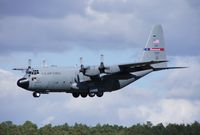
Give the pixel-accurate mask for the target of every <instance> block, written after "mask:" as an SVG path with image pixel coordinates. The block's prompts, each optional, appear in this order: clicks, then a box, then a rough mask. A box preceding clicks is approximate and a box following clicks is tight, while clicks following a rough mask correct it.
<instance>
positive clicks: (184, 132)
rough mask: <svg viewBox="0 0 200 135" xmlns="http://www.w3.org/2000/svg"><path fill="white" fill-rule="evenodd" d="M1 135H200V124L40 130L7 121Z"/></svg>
mask: <svg viewBox="0 0 200 135" xmlns="http://www.w3.org/2000/svg"><path fill="white" fill-rule="evenodd" d="M0 135H200V123H199V122H197V121H195V122H194V123H192V124H168V125H166V126H164V125H163V124H162V123H160V124H157V125H153V124H152V123H151V122H150V121H148V122H146V123H144V124H136V125H133V126H131V127H124V126H118V125H109V124H104V125H101V124H97V125H96V126H87V125H85V124H78V123H75V124H74V125H73V126H70V125H68V124H67V123H65V124H63V125H58V126H52V125H51V124H47V125H45V126H43V127H40V128H39V127H38V126H37V125H36V124H34V123H32V122H31V121H26V122H25V123H24V124H22V125H16V124H13V122H12V121H5V122H2V123H1V124H0Z"/></svg>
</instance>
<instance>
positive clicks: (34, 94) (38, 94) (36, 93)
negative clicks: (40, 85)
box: [33, 92, 41, 98]
mask: <svg viewBox="0 0 200 135" xmlns="http://www.w3.org/2000/svg"><path fill="white" fill-rule="evenodd" d="M40 95H41V94H40V93H39V92H33V97H35V98H38V97H40Z"/></svg>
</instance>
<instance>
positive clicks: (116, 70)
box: [105, 65, 120, 74]
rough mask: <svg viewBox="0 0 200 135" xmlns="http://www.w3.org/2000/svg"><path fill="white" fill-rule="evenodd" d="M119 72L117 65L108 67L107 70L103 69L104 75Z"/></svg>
mask: <svg viewBox="0 0 200 135" xmlns="http://www.w3.org/2000/svg"><path fill="white" fill-rule="evenodd" d="M118 72H120V68H119V66H118V65H113V66H110V67H109V68H107V69H105V73H108V74H113V73H118Z"/></svg>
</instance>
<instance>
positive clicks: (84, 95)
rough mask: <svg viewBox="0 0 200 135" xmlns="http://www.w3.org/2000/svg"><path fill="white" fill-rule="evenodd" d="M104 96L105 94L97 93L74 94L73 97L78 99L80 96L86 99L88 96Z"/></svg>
mask: <svg viewBox="0 0 200 135" xmlns="http://www.w3.org/2000/svg"><path fill="white" fill-rule="evenodd" d="M103 94H104V93H103V92H97V93H72V96H73V97H74V98H78V97H79V96H81V97H82V98H86V97H87V96H89V97H94V96H95V95H96V96H97V97H102V96H103Z"/></svg>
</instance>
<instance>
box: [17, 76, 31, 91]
mask: <svg viewBox="0 0 200 135" xmlns="http://www.w3.org/2000/svg"><path fill="white" fill-rule="evenodd" d="M17 85H18V86H19V87H21V88H24V89H28V87H29V80H28V79H27V78H21V79H19V80H18V81H17Z"/></svg>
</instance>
